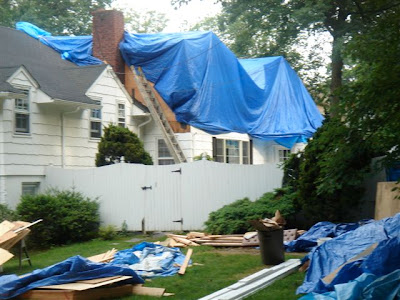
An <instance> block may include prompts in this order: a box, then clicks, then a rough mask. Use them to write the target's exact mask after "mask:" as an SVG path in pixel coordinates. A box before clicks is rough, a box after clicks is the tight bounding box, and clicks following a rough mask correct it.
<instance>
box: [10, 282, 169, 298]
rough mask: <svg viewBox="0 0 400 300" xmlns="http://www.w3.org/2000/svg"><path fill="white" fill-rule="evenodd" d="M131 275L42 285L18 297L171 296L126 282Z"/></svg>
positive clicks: (153, 288) (163, 290) (162, 289)
mask: <svg viewBox="0 0 400 300" xmlns="http://www.w3.org/2000/svg"><path fill="white" fill-rule="evenodd" d="M130 278H131V276H112V277H104V278H97V279H91V280H81V281H76V282H71V283H65V284H58V285H49V286H42V287H40V288H36V289H33V290H30V291H28V292H26V293H24V294H22V295H20V296H19V297H18V299H25V300H27V299H29V300H34V299H42V300H47V299H48V300H50V299H68V300H97V299H115V298H116V297H118V298H119V297H125V296H129V295H145V296H153V297H161V296H171V295H172V294H171V293H166V292H165V289H164V288H156V287H144V286H143V285H142V284H124V281H126V280H127V279H130Z"/></svg>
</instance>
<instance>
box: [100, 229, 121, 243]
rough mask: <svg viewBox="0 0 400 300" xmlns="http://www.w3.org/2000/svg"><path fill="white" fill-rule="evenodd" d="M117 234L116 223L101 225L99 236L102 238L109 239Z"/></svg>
mask: <svg viewBox="0 0 400 300" xmlns="http://www.w3.org/2000/svg"><path fill="white" fill-rule="evenodd" d="M116 236H117V228H116V227H115V226H114V225H107V226H100V229H99V237H100V238H101V239H102V240H105V241H109V240H112V239H114V238H115V237H116Z"/></svg>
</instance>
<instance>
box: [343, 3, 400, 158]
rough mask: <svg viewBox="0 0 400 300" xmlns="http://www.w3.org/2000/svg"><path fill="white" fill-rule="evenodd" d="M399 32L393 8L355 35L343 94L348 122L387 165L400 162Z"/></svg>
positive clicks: (398, 15)
mask: <svg viewBox="0 0 400 300" xmlns="http://www.w3.org/2000/svg"><path fill="white" fill-rule="evenodd" d="M377 2H380V1H379V0H377ZM399 32H400V7H399V6H393V7H391V8H390V9H388V10H387V11H386V12H385V13H383V14H380V18H379V19H378V18H377V19H375V20H373V21H372V22H370V23H369V24H368V26H365V27H363V28H362V29H361V30H360V31H359V32H358V33H357V34H356V35H354V36H353V39H352V40H351V41H350V42H349V44H348V46H347V48H346V51H345V54H347V55H348V56H349V58H350V59H352V60H353V62H354V64H355V67H354V68H353V69H352V70H351V72H350V74H349V78H350V80H349V81H348V82H346V84H345V86H344V87H343V89H342V91H341V93H340V96H341V99H342V100H341V103H342V106H341V115H342V117H343V119H344V121H345V122H346V123H347V124H348V126H349V127H351V128H354V129H357V130H359V131H360V132H363V139H364V140H365V141H366V142H367V143H368V145H369V147H370V148H371V149H373V150H374V151H375V152H377V153H380V154H381V155H385V156H386V159H385V160H386V164H387V165H390V164H391V163H392V162H393V161H399V159H400V148H399V141H400V118H399V116H398V112H399V111H400V102H399V99H400V65H399V58H398V57H399V53H400V35H399Z"/></svg>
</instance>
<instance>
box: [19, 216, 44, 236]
mask: <svg viewBox="0 0 400 300" xmlns="http://www.w3.org/2000/svg"><path fill="white" fill-rule="evenodd" d="M42 221H43V219H39V220H36V221H35V222H32V223H29V224H28V225H25V226H23V227H21V228H18V229H17V230H14V232H15V233H18V232H20V231H22V230H24V229H27V228H29V227H31V226H33V225H35V224H37V223H39V222H42Z"/></svg>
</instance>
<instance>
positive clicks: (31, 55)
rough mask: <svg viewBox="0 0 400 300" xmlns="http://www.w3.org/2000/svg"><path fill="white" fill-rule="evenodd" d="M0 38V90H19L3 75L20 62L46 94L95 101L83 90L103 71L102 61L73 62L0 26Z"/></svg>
mask: <svg viewBox="0 0 400 300" xmlns="http://www.w3.org/2000/svg"><path fill="white" fill-rule="evenodd" d="M0 40H1V41H2V42H1V43H0V54H1V55H0V92H14V93H16V92H20V90H18V89H16V88H14V87H12V86H11V85H10V84H9V83H8V82H7V79H8V78H9V77H10V76H11V75H12V74H13V73H14V72H15V71H16V70H17V69H18V68H19V67H20V66H24V67H25V68H26V70H28V72H29V73H30V75H31V76H32V77H33V78H34V79H35V80H36V82H37V83H38V84H39V87H40V89H41V90H42V91H43V92H44V93H46V94H47V95H48V96H49V97H51V98H53V99H60V100H67V101H72V102H78V103H85V104H97V103H96V102H95V101H94V100H92V99H90V98H89V97H88V96H86V95H85V93H86V92H87V90H88V89H89V88H90V86H91V85H92V84H93V83H94V81H95V80H96V79H97V78H98V77H99V76H100V74H101V73H102V72H103V71H104V69H105V68H106V65H105V64H102V65H96V66H77V65H75V64H74V63H72V62H69V61H66V60H63V59H61V58H60V55H59V54H58V53H57V52H56V51H54V50H52V49H51V48H49V47H48V46H46V45H43V44H42V43H41V42H39V41H38V40H35V39H34V38H32V37H30V36H29V35H27V34H25V33H23V32H21V31H18V30H15V29H11V28H7V27H3V26H0Z"/></svg>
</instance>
